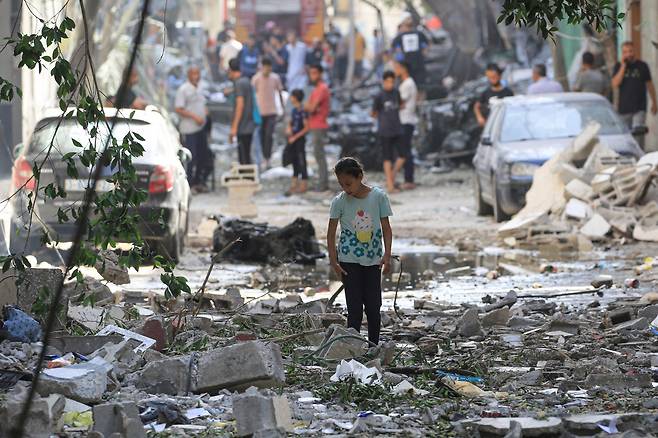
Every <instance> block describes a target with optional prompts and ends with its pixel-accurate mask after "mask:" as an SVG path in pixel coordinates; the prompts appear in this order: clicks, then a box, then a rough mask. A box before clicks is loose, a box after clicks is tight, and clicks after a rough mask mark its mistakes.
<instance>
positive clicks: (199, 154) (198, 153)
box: [183, 129, 212, 185]
mask: <svg viewBox="0 0 658 438" xmlns="http://www.w3.org/2000/svg"><path fill="white" fill-rule="evenodd" d="M183 145H184V146H185V147H186V148H188V149H189V150H190V152H192V160H190V162H189V163H187V181H188V182H189V183H190V185H195V184H200V183H203V182H204V181H205V177H207V176H208V172H207V169H206V168H207V167H208V164H212V163H209V161H208V155H210V149H209V147H208V135H207V131H206V130H205V129H202V130H200V131H199V132H194V133H192V134H184V135H183Z"/></svg>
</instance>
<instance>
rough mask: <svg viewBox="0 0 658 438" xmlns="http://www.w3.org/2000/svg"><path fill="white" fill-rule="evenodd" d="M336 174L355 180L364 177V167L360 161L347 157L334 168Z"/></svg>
mask: <svg viewBox="0 0 658 438" xmlns="http://www.w3.org/2000/svg"><path fill="white" fill-rule="evenodd" d="M334 173H335V174H336V176H338V175H350V176H353V177H354V178H358V177H360V176H363V166H362V165H361V163H359V160H357V159H356V158H352V157H345V158H341V159H340V160H338V163H336V165H335V166H334Z"/></svg>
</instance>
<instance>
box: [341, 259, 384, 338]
mask: <svg viewBox="0 0 658 438" xmlns="http://www.w3.org/2000/svg"><path fill="white" fill-rule="evenodd" d="M340 266H341V267H342V268H343V269H344V270H345V272H347V275H343V284H344V285H345V300H346V301H347V327H349V328H354V329H355V330H356V331H360V330H361V323H362V321H363V309H364V308H365V310H366V317H367V318H368V340H369V341H370V342H372V343H374V344H377V343H379V331H380V330H381V315H380V313H379V309H380V308H381V307H382V274H381V268H380V267H379V265H375V266H361V265H359V264H356V263H341V264H340Z"/></svg>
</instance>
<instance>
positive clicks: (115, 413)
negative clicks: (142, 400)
mask: <svg viewBox="0 0 658 438" xmlns="http://www.w3.org/2000/svg"><path fill="white" fill-rule="evenodd" d="M93 415H94V427H93V429H92V430H93V431H95V432H100V433H102V434H103V436H105V437H110V436H112V434H120V436H122V437H124V436H125V437H131V438H132V437H135V438H142V437H144V438H145V437H146V431H145V430H144V426H143V424H142V420H141V419H140V418H139V409H137V405H136V404H135V403H134V402H129V401H125V402H117V403H105V404H100V405H96V406H94V408H93Z"/></svg>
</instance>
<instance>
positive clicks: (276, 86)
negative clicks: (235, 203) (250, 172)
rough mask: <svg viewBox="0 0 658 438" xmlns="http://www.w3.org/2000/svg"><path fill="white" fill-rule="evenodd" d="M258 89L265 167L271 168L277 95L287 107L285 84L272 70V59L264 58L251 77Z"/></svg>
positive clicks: (257, 96) (257, 99)
mask: <svg viewBox="0 0 658 438" xmlns="http://www.w3.org/2000/svg"><path fill="white" fill-rule="evenodd" d="M251 85H253V87H254V90H255V91H256V101H257V103H258V109H259V110H260V115H261V119H262V124H261V127H260V141H261V143H260V144H261V147H262V149H263V158H264V159H265V163H264V164H265V169H269V168H270V159H271V158H272V140H273V137H274V127H275V125H276V117H277V111H276V101H275V100H274V99H275V95H278V96H279V101H280V102H281V108H285V103H284V102H283V96H282V95H281V92H282V91H283V85H282V84H281V79H280V78H279V75H278V74H276V73H273V72H272V61H271V60H270V59H269V58H264V59H263V61H262V62H261V68H260V71H259V72H258V73H256V76H254V77H253V78H252V79H251Z"/></svg>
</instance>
